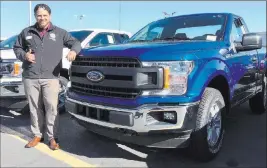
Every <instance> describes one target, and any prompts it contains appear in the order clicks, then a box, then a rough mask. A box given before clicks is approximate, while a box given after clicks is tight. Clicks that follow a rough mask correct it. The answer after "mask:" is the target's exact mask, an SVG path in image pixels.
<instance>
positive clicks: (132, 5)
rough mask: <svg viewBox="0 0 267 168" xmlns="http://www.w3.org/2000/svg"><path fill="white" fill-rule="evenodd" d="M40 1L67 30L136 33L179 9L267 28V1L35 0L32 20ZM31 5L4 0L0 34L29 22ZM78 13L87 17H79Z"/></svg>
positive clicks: (252, 28) (11, 32)
mask: <svg viewBox="0 0 267 168" xmlns="http://www.w3.org/2000/svg"><path fill="white" fill-rule="evenodd" d="M37 3H45V4H47V5H49V6H50V8H51V10H52V23H53V24H55V25H57V26H59V27H61V28H63V29H66V30H72V29H81V28H103V29H115V30H118V29H120V30H123V31H128V32H131V33H132V34H134V33H136V32H137V31H138V30H140V29H141V28H143V27H144V26H145V25H147V24H148V23H150V22H152V21H155V20H158V19H162V18H164V17H165V16H164V14H163V12H167V13H172V12H176V13H175V14H174V16H176V15H183V14H193V13H212V12H230V13H234V14H237V15H240V16H242V17H243V18H244V20H245V22H246V23H247V26H248V27H249V30H250V31H253V32H262V31H266V1H205V2H204V1H121V2H120V1H32V24H34V23H35V18H34V15H33V9H34V6H35V5H36V4H37ZM120 7H121V8H120ZM29 9H30V8H29V2H28V1H17V2H16V1H1V32H0V35H1V37H9V36H12V35H14V34H18V33H20V32H21V30H22V29H24V28H25V27H27V26H29ZM120 9H121V10H120ZM75 15H76V16H77V15H85V17H84V18H83V19H82V20H78V19H77V17H76V16H75Z"/></svg>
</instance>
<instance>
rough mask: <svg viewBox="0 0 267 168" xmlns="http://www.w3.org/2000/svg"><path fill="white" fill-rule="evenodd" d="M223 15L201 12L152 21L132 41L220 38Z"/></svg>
mask: <svg viewBox="0 0 267 168" xmlns="http://www.w3.org/2000/svg"><path fill="white" fill-rule="evenodd" d="M224 25H225V16H224V15H214V14H202V15H189V16H180V17H179V16H178V17H170V18H166V19H162V20H159V21H156V22H152V23H150V24H148V25H147V26H145V27H144V28H143V29H141V30H140V31H139V32H137V33H136V34H135V35H134V36H133V37H132V38H131V39H130V40H129V42H132V41H155V40H168V39H169V40H170V39H171V40H207V41H219V40H222V37H223V32H224Z"/></svg>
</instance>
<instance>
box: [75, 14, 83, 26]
mask: <svg viewBox="0 0 267 168" xmlns="http://www.w3.org/2000/svg"><path fill="white" fill-rule="evenodd" d="M74 16H75V17H76V19H78V20H79V24H80V26H81V24H82V20H83V18H84V17H85V16H86V15H85V14H81V15H74Z"/></svg>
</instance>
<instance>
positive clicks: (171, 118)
mask: <svg viewBox="0 0 267 168" xmlns="http://www.w3.org/2000/svg"><path fill="white" fill-rule="evenodd" d="M176 118H177V117H176V113H175V112H164V113H163V119H164V121H166V122H171V123H176V120H177V119H176Z"/></svg>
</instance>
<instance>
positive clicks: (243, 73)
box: [65, 13, 267, 161]
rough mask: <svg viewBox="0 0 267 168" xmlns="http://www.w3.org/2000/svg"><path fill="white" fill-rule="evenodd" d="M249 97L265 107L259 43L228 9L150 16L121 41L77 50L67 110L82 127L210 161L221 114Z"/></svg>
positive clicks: (218, 141)
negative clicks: (176, 150)
mask: <svg viewBox="0 0 267 168" xmlns="http://www.w3.org/2000/svg"><path fill="white" fill-rule="evenodd" d="M246 101H249V104H250V108H251V111H252V113H255V114H262V113H265V112H266V107H267V106H266V104H267V103H266V102H267V100H266V48H265V47H263V46H262V38H261V36H260V35H258V34H257V33H252V32H249V29H248V27H247V25H246V23H245V21H244V19H243V18H242V17H240V16H237V15H235V14H232V13H200V14H190V15H182V16H174V17H169V18H165V19H161V20H158V21H154V22H151V23H149V24H148V25H146V26H145V27H143V28H142V29H140V31H138V32H137V33H135V34H134V35H133V36H132V37H131V38H130V39H129V40H128V41H127V42H126V43H124V44H119V45H114V46H112V45H111V46H99V47H95V48H91V49H83V50H82V51H81V52H80V54H79V56H78V57H77V58H76V60H75V61H74V62H73V63H72V65H71V68H70V82H69V84H68V88H67V92H66V103H65V108H66V111H67V112H69V114H70V115H71V116H72V117H73V118H74V119H75V120H76V121H77V122H78V123H79V124H80V125H82V126H84V127H85V128H87V129H88V130H90V131H92V132H95V133H98V134H100V135H104V136H106V137H108V138H112V139H116V140H119V141H122V142H126V143H132V144H137V145H141V146H147V147H156V148H186V149H188V150H189V151H191V154H192V157H194V158H196V159H198V160H201V161H209V160H211V159H213V158H214V157H215V156H216V155H217V154H218V153H219V151H220V150H221V147H222V144H223V143H222V142H223V139H224V132H225V129H224V128H225V125H224V121H225V117H226V116H227V115H228V114H229V113H230V112H231V109H232V108H233V107H234V106H237V105H240V104H242V103H244V102H246Z"/></svg>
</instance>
